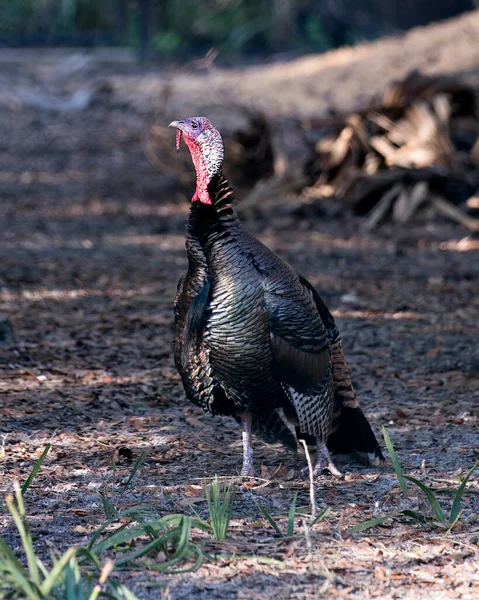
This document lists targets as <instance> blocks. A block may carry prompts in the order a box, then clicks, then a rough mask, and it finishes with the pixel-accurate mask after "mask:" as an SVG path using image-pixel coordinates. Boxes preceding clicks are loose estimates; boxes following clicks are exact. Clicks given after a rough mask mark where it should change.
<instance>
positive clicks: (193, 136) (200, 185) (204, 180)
mask: <svg viewBox="0 0 479 600" xmlns="http://www.w3.org/2000/svg"><path fill="white" fill-rule="evenodd" d="M169 126H170V127H176V129H177V132H176V149H177V150H179V149H180V143H181V135H182V134H183V140H184V142H185V144H186V145H187V146H188V148H189V151H190V153H191V158H192V160H193V164H194V166H195V170H196V191H195V193H194V195H193V198H192V199H191V200H192V202H196V201H198V200H199V201H200V202H203V204H212V200H211V198H210V194H209V192H208V184H209V182H210V181H211V179H212V177H213V176H214V175H216V174H217V173H219V172H220V171H221V167H222V164H223V156H224V148H223V140H222V138H221V134H220V132H219V131H218V130H217V129H216V127H215V126H214V125H213V124H212V123H211V121H209V119H207V118H206V117H190V118H188V119H179V120H178V121H172V122H171V123H170V125H169Z"/></svg>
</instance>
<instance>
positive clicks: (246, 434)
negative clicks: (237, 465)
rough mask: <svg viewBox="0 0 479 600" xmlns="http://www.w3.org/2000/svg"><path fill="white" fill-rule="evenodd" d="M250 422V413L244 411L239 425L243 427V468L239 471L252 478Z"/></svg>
mask: <svg viewBox="0 0 479 600" xmlns="http://www.w3.org/2000/svg"><path fill="white" fill-rule="evenodd" d="M252 420H253V419H252V416H251V413H250V412H247V411H246V412H244V413H243V414H242V415H241V424H242V425H243V468H242V469H241V475H247V476H249V477H253V476H254V469H253V446H252V445H251V422H252Z"/></svg>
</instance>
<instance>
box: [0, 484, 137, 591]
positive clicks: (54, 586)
mask: <svg viewBox="0 0 479 600" xmlns="http://www.w3.org/2000/svg"><path fill="white" fill-rule="evenodd" d="M14 493H15V495H14V496H7V498H6V499H5V502H6V506H7V509H8V511H9V512H10V514H11V516H12V518H13V522H14V523H15V527H16V529H17V531H18V533H19V535H20V539H21V543H22V549H23V552H24V554H25V557H26V561H27V566H26V567H25V566H24V565H23V564H22V563H21V562H20V561H19V560H18V558H17V557H16V556H15V554H14V552H13V550H12V549H11V548H10V546H9V545H8V544H7V542H6V541H5V540H4V539H3V538H0V598H8V599H12V600H17V599H18V600H20V599H21V600H56V599H58V600H96V599H97V598H99V597H109V598H112V599H113V600H120V599H122V598H123V599H126V598H128V599H129V600H136V596H135V595H134V594H133V593H132V592H130V590H128V589H127V588H125V587H124V586H123V585H121V584H114V585H113V587H112V588H111V589H110V590H109V591H108V592H107V591H106V585H107V581H108V578H109V576H110V574H111V572H112V570H113V563H112V562H111V561H107V562H106V563H105V565H103V566H101V564H100V562H99V561H98V559H97V557H95V556H94V555H92V554H91V553H89V552H88V551H86V550H82V549H78V548H73V547H72V548H69V549H68V550H67V551H66V552H65V553H64V554H62V555H61V556H57V555H55V554H52V567H51V568H50V569H48V568H47V566H46V565H45V563H44V562H43V561H42V560H40V558H39V557H38V556H37V555H36V553H35V549H34V546H33V541H32V536H31V534H30V531H29V528H28V523H27V519H26V511H25V504H24V502H23V495H22V490H21V489H20V486H19V485H18V484H15V489H14ZM80 556H81V557H82V558H83V559H84V560H87V561H88V562H89V569H88V571H85V570H83V571H82V570H81V569H80V561H79V557H80Z"/></svg>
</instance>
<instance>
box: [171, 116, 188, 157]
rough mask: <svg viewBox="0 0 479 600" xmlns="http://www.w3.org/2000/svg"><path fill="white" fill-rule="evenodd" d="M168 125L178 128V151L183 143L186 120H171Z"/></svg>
mask: <svg viewBox="0 0 479 600" xmlns="http://www.w3.org/2000/svg"><path fill="white" fill-rule="evenodd" d="M168 127H175V128H176V151H177V152H178V151H179V150H180V145H181V132H183V133H184V121H171V123H170V124H169V125H168Z"/></svg>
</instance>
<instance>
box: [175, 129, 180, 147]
mask: <svg viewBox="0 0 479 600" xmlns="http://www.w3.org/2000/svg"><path fill="white" fill-rule="evenodd" d="M180 145H181V131H180V130H179V129H177V130H176V150H177V151H178V150H179V149H180Z"/></svg>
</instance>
